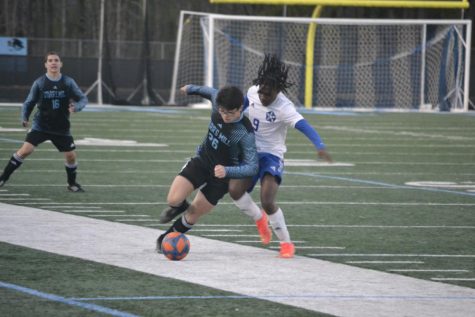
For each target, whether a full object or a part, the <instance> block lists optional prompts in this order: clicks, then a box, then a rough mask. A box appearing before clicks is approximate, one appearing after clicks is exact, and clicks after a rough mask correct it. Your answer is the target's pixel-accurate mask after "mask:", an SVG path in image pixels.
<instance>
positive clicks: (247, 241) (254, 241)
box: [193, 229, 307, 244]
mask: <svg viewBox="0 0 475 317" xmlns="http://www.w3.org/2000/svg"><path fill="white" fill-rule="evenodd" d="M193 231H195V229H193ZM234 242H236V243H259V244H260V243H262V242H261V240H235V241H234ZM292 242H293V243H294V244H300V243H307V241H304V240H292ZM278 243H280V242H279V241H275V240H274V241H271V242H270V244H278Z"/></svg>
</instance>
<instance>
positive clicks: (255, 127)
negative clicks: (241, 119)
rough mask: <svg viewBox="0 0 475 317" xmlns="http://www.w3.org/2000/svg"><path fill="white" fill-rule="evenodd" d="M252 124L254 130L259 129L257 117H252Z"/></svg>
mask: <svg viewBox="0 0 475 317" xmlns="http://www.w3.org/2000/svg"><path fill="white" fill-rule="evenodd" d="M252 124H253V125H254V131H257V130H259V119H256V118H254V120H252Z"/></svg>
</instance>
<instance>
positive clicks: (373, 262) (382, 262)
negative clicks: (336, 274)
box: [345, 261, 424, 264]
mask: <svg viewBox="0 0 475 317" xmlns="http://www.w3.org/2000/svg"><path fill="white" fill-rule="evenodd" d="M345 263H349V264H424V261H346V262H345Z"/></svg>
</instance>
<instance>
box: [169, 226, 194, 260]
mask: <svg viewBox="0 0 475 317" xmlns="http://www.w3.org/2000/svg"><path fill="white" fill-rule="evenodd" d="M188 252H190V240H188V238H187V237H186V236H185V235H184V234H183V233H181V232H170V233H169V234H167V235H166V236H165V238H163V241H162V253H163V254H164V255H165V256H166V257H167V258H168V259H169V260H172V261H180V260H182V259H183V258H185V256H186V255H187V254H188Z"/></svg>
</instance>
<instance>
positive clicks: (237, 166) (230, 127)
mask: <svg viewBox="0 0 475 317" xmlns="http://www.w3.org/2000/svg"><path fill="white" fill-rule="evenodd" d="M181 91H182V92H183V93H187V94H189V95H199V96H201V97H203V98H206V99H209V100H210V101H211V103H212V112H211V121H210V123H209V125H208V132H207V134H206V136H205V138H204V140H203V142H202V143H201V145H200V146H199V148H198V150H197V153H196V155H195V156H194V157H193V158H191V159H190V160H189V161H188V162H187V163H186V165H185V166H184V167H183V169H182V170H181V172H180V173H179V174H178V176H176V177H175V179H174V180H173V183H172V185H171V187H170V190H169V192H168V197H167V203H168V205H169V207H168V208H166V209H165V210H164V211H163V212H162V214H161V215H160V222H161V223H167V222H169V221H171V220H172V219H173V218H175V217H176V216H178V215H179V214H181V213H183V212H185V213H184V214H183V216H182V217H180V218H178V219H177V220H176V221H175V222H174V223H173V225H172V226H171V227H170V228H169V229H168V230H167V231H166V232H165V233H163V234H162V235H160V236H159V237H158V239H157V251H160V249H161V243H162V240H163V238H164V237H165V235H166V234H168V233H170V232H172V231H177V232H181V233H185V232H187V231H188V230H190V229H191V228H192V226H193V225H194V224H195V223H196V222H197V221H198V219H199V218H200V217H201V216H203V215H205V214H207V213H208V212H210V211H211V210H212V209H213V207H214V206H216V205H217V204H218V201H219V200H220V199H221V198H222V197H223V196H224V195H225V194H226V193H227V192H228V183H229V179H231V178H233V179H234V178H248V177H252V176H254V175H255V174H256V173H257V169H258V158H257V150H256V143H255V139H254V130H253V128H252V125H251V123H250V122H249V119H248V118H247V117H244V116H243V114H242V108H243V100H244V96H243V93H242V92H241V90H240V89H239V88H237V87H233V86H228V87H224V88H221V89H220V90H219V91H218V90H217V89H214V88H211V87H203V86H195V85H187V86H184V87H182V88H181ZM197 188H199V190H198V192H197V193H196V196H195V198H194V199H193V201H192V203H191V204H188V202H187V201H186V198H187V197H188V196H189V195H190V194H191V193H192V192H193V191H195V190H196V189H197Z"/></svg>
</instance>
